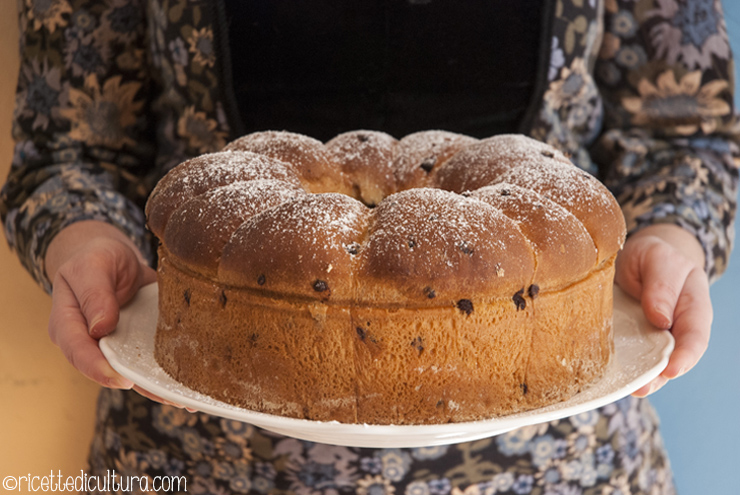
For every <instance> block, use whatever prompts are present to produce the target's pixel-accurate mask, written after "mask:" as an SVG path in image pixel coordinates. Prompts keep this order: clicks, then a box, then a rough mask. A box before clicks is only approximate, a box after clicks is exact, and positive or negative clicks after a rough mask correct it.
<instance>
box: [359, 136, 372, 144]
mask: <svg viewBox="0 0 740 495" xmlns="http://www.w3.org/2000/svg"><path fill="white" fill-rule="evenodd" d="M357 139H359V140H360V142H361V143H365V142H367V140H368V139H370V138H369V137H367V136H366V135H365V134H358V135H357Z"/></svg>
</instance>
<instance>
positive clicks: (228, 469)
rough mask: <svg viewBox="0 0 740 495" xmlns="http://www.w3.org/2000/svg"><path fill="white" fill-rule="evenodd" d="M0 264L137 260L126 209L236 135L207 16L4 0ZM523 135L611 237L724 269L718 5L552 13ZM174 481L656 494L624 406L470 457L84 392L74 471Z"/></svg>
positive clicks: (211, 490)
mask: <svg viewBox="0 0 740 495" xmlns="http://www.w3.org/2000/svg"><path fill="white" fill-rule="evenodd" d="M19 6H20V12H19V26H20V33H21V37H20V46H19V48H20V54H21V67H20V73H19V80H18V86H17V93H16V106H15V113H14V126H13V135H14V138H15V140H16V148H15V155H14V159H13V163H12V166H11V170H10V174H9V176H8V179H7V181H6V183H5V184H4V186H3V188H2V192H0V217H1V218H2V221H3V226H4V231H5V235H6V237H7V239H8V242H9V244H10V246H11V247H12V249H14V250H15V251H16V252H17V254H18V256H19V258H20V260H21V262H22V263H23V264H24V266H25V267H26V268H27V269H28V271H29V273H31V275H32V276H33V277H34V278H35V279H36V280H37V281H38V282H39V284H41V285H42V286H43V287H44V289H45V290H47V291H50V290H51V283H50V281H49V280H48V277H47V276H46V273H45V267H44V256H45V254H46V250H47V247H48V245H49V242H50V241H51V239H52V238H53V237H54V235H56V234H57V233H58V232H59V231H60V230H62V229H63V228H65V227H66V226H68V225H70V224H71V223H73V222H76V221H79V220H83V219H98V220H103V221H106V222H109V223H111V224H113V225H115V226H117V227H118V228H120V229H121V230H122V231H123V232H125V233H126V234H127V235H128V236H129V237H130V238H131V239H132V240H133V241H134V242H136V244H137V245H138V246H139V248H140V249H141V251H142V253H144V254H145V256H147V257H148V258H149V259H150V260H151V262H152V264H154V263H155V259H154V254H153V250H152V249H151V247H150V246H151V243H152V239H151V238H150V236H149V234H148V232H147V230H146V228H145V219H144V216H143V213H142V207H143V204H144V202H145V201H146V198H147V196H148V194H149V193H150V192H151V190H152V188H153V186H154V184H156V182H157V181H158V180H159V178H161V177H162V176H163V175H164V174H165V173H166V172H167V171H168V170H169V169H171V168H172V167H173V166H175V165H177V164H178V163H180V162H182V161H184V160H185V159H187V158H189V157H192V156H195V155H199V154H202V153H206V152H212V151H217V150H219V149H220V148H221V147H223V146H224V144H225V143H226V142H227V141H229V140H231V139H233V138H235V137H237V136H236V131H235V129H237V126H236V122H237V119H236V118H235V116H234V115H233V112H234V110H233V108H231V107H230V106H229V105H227V104H226V103H225V102H226V101H227V100H228V95H227V92H228V84H229V83H228V79H229V74H228V63H227V61H226V60H225V59H224V58H223V57H222V56H220V55H221V54H223V50H219V47H222V46H223V44H224V41H223V36H224V33H223V32H221V31H220V30H219V28H218V22H217V18H218V15H217V14H218V12H217V8H218V2H215V1H213V0H44V1H40V0H19ZM547 16H548V17H546V21H547V22H545V23H544V24H545V27H544V30H543V32H544V33H545V35H546V36H548V37H549V39H550V40H551V41H550V42H549V46H550V55H549V57H548V58H549V59H548V60H544V61H543V67H541V70H542V71H543V74H544V75H545V76H546V77H545V84H544V85H543V87H542V88H541V94H540V104H539V108H538V109H537V111H536V112H535V113H534V114H533V115H532V116H531V118H530V119H529V127H528V129H527V132H528V133H529V134H530V135H531V136H533V137H535V138H537V139H539V140H541V141H545V142H548V143H550V144H552V145H554V146H556V147H558V148H560V149H561V150H563V151H564V152H566V153H568V154H569V155H570V156H571V157H572V160H573V161H574V163H576V164H577V165H578V166H580V167H582V168H583V169H584V170H587V171H589V172H591V173H593V174H595V175H598V176H599V177H600V178H601V179H603V180H604V182H605V183H606V184H607V186H608V187H610V188H611V190H612V191H613V192H614V194H615V195H616V197H617V199H618V200H619V202H620V204H621V205H622V209H623V212H624V214H625V218H626V220H627V225H628V229H629V230H630V232H634V231H636V230H638V229H640V228H642V227H644V226H646V225H651V224H655V223H672V224H678V225H681V226H682V227H684V228H686V229H687V230H689V231H690V232H692V233H694V235H695V236H696V237H697V239H699V240H700V242H701V243H702V245H703V246H704V248H705V252H706V269H707V273H708V274H709V276H710V278H711V279H712V280H714V279H716V278H717V277H718V276H719V275H720V274H721V273H722V272H723V271H724V270H725V268H726V265H727V259H728V257H729V254H730V251H731V249H732V239H733V236H734V227H733V225H734V219H735V213H736V207H737V191H738V165H739V164H740V149H739V148H738V145H739V144H740V127H739V125H740V124H738V120H737V119H736V117H735V113H734V110H733V107H732V103H733V80H732V59H731V53H730V48H729V42H728V38H727V33H726V29H725V24H724V20H723V16H722V10H721V5H720V1H719V0H692V1H685V0H553V2H552V9H551V10H548V11H547ZM108 469H111V470H112V469H115V470H116V471H117V472H118V473H121V474H123V475H127V474H132V475H137V476H149V477H154V476H158V475H171V474H178V475H179V474H184V475H186V476H187V477H188V480H189V481H188V493H200V494H227V493H254V494H259V493H268V494H291V493H295V494H306V495H308V494H311V495H313V494H327V495H339V494H343V493H360V494H363V495H364V494H396V495H400V494H420V495H421V494H430V495H447V494H455V495H457V494H463V493H464V494H478V493H485V494H499V493H500V494H517V495H520V494H532V495H597V494H598V495H626V494H628V493H629V494H651V495H653V494H671V493H673V492H674V488H673V485H672V478H671V473H670V467H669V463H668V460H667V456H666V454H665V450H664V447H663V443H662V440H661V437H660V435H659V433H658V420H657V418H656V416H655V414H654V411H653V410H652V408H651V406H650V405H649V403H648V402H647V401H644V400H638V399H635V398H626V399H623V400H621V401H619V402H617V403H615V404H611V405H609V406H607V407H604V408H602V409H599V410H598V411H593V412H590V413H585V414H583V415H579V416H576V417H572V418H567V419H564V420H561V421H555V422H552V423H547V424H542V425H537V426H532V427H528V428H524V429H520V430H516V431H513V432H510V433H506V434H503V435H499V436H496V437H493V438H489V439H485V440H480V441H477V442H472V443H465V444H459V445H451V446H446V447H433V448H421V449H356V448H346V447H336V446H328V445H321V444H313V443H309V442H301V441H298V440H295V439H291V438H286V437H282V436H279V435H275V434H272V433H270V432H267V431H262V430H260V429H257V428H254V427H252V426H250V425H246V424H243V423H235V422H230V421H225V420H222V419H219V418H215V417H211V416H208V415H205V414H200V413H198V414H190V413H187V412H185V411H182V410H179V409H175V408H172V407H169V406H164V405H159V404H155V403H152V402H150V401H148V400H146V399H144V398H142V397H140V396H139V395H137V394H135V393H133V392H121V391H115V390H107V389H106V390H102V391H101V395H100V401H99V404H98V419H97V427H96V433H95V437H94V441H93V445H92V449H91V455H90V472H91V474H104V473H105V472H106V470H108Z"/></svg>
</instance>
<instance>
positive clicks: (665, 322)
mask: <svg viewBox="0 0 740 495" xmlns="http://www.w3.org/2000/svg"><path fill="white" fill-rule="evenodd" d="M655 310H656V312H657V313H658V319H659V320H660V328H665V329H668V328H671V326H672V325H673V322H672V321H671V317H670V316H668V311H665V310H663V309H662V308H655Z"/></svg>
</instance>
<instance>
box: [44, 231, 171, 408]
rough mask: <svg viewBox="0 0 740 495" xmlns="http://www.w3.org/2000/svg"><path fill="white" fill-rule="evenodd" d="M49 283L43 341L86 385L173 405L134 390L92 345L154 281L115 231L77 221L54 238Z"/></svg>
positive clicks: (48, 257)
mask: <svg viewBox="0 0 740 495" xmlns="http://www.w3.org/2000/svg"><path fill="white" fill-rule="evenodd" d="M46 269H47V270H46V272H47V275H48V276H49V277H50V278H51V277H53V278H52V280H53V281H54V283H53V287H54V289H53V292H52V306H51V315H50V317H49V337H51V340H52V342H54V344H56V345H57V346H59V348H60V349H61V350H62V352H63V353H64V355H65V356H66V358H67V360H68V361H69V362H70V363H71V364H72V366H74V367H75V368H77V370H79V371H80V372H81V373H82V374H83V375H85V376H86V377H88V378H89V379H91V380H93V381H95V382H97V383H99V384H100V385H103V386H104V387H109V388H119V389H131V388H133V389H134V390H136V391H137V392H139V393H140V394H142V395H144V396H145V397H148V398H150V399H152V400H155V401H157V402H161V403H163V404H169V405H174V406H177V407H181V406H178V405H177V404H173V403H171V402H169V401H166V400H164V399H162V398H160V397H157V396H156V395H154V394H151V393H149V392H147V391H146V390H143V389H141V388H140V387H138V386H135V385H134V384H133V383H132V382H131V381H130V380H127V379H126V378H124V377H123V376H121V375H120V374H119V373H117V372H116V371H115V370H114V369H113V368H112V367H111V365H110V364H108V361H107V360H106V359H105V356H103V353H102V352H101V351H100V348H99V347H98V340H99V339H100V338H102V337H103V336H105V335H107V334H109V333H111V332H112V331H113V330H115V328H116V325H117V324H118V315H119V309H120V307H121V306H122V305H123V304H125V303H126V302H128V301H129V300H130V299H131V298H132V297H133V296H134V295H135V294H136V292H137V291H138V290H139V289H140V288H141V287H143V286H144V285H147V284H150V283H152V282H155V281H156V280H157V275H156V272H155V271H154V270H152V269H151V268H150V267H149V266H148V265H147V263H146V261H145V260H144V258H143V257H142V256H141V254H140V253H139V251H138V249H137V248H136V246H135V245H134V244H133V243H132V242H131V240H129V239H128V238H127V237H126V236H125V235H124V234H123V233H122V232H121V231H120V230H118V229H117V228H116V227H113V226H112V225H109V224H106V223H104V222H98V221H92V220H91V221H81V222H77V223H74V224H72V225H70V226H69V227H67V228H65V229H63V230H62V231H61V232H60V233H59V234H57V235H56V236H55V237H54V239H53V240H52V242H51V244H50V245H49V249H48V250H47V254H46Z"/></svg>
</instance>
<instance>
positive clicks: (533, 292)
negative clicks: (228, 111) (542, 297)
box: [527, 284, 540, 299]
mask: <svg viewBox="0 0 740 495" xmlns="http://www.w3.org/2000/svg"><path fill="white" fill-rule="evenodd" d="M527 292H529V297H531V298H532V299H534V298H535V297H537V295H538V294H539V293H540V286H539V285H535V284H532V285H530V286H529V290H527Z"/></svg>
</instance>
